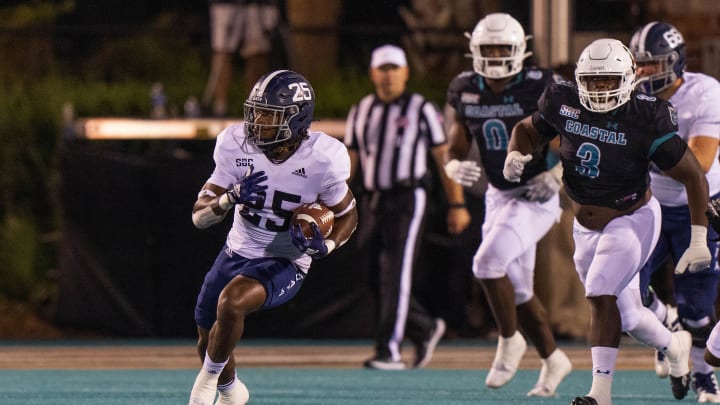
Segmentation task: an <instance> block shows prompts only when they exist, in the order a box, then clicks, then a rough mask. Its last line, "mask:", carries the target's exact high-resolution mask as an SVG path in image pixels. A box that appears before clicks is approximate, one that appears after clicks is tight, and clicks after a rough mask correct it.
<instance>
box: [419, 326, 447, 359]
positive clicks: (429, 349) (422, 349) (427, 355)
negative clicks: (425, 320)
mask: <svg viewBox="0 0 720 405" xmlns="http://www.w3.org/2000/svg"><path fill="white" fill-rule="evenodd" d="M444 334H445V321H443V320H442V319H440V318H437V319H435V325H434V326H433V328H432V329H431V330H430V333H429V334H428V336H427V338H426V339H425V340H423V341H422V342H421V343H419V344H418V345H417V347H416V350H417V353H416V356H415V362H414V363H413V367H415V368H423V367H425V366H427V364H428V363H429V362H430V359H432V355H433V352H434V351H435V346H437V344H438V342H440V339H442V337H443V335H444Z"/></svg>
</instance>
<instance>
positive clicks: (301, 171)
mask: <svg viewBox="0 0 720 405" xmlns="http://www.w3.org/2000/svg"><path fill="white" fill-rule="evenodd" d="M292 174H294V175H296V176H300V177H304V178H306V179H307V176H306V175H305V168H304V167H301V168H299V169H297V170H293V172H292Z"/></svg>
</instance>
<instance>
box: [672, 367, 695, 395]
mask: <svg viewBox="0 0 720 405" xmlns="http://www.w3.org/2000/svg"><path fill="white" fill-rule="evenodd" d="M670 388H672V393H673V396H674V397H675V399H683V398H685V396H686V395H687V393H688V390H689V389H690V373H687V374H685V375H684V376H682V377H673V376H670Z"/></svg>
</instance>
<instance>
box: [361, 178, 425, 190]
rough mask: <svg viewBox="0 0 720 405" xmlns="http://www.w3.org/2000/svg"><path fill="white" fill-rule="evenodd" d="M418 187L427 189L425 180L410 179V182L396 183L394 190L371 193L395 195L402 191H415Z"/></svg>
mask: <svg viewBox="0 0 720 405" xmlns="http://www.w3.org/2000/svg"><path fill="white" fill-rule="evenodd" d="M418 187H425V181H424V179H420V180H411V179H408V180H401V181H396V182H395V183H394V184H393V185H392V188H386V189H380V190H372V191H371V193H393V192H401V191H410V190H414V189H416V188H418Z"/></svg>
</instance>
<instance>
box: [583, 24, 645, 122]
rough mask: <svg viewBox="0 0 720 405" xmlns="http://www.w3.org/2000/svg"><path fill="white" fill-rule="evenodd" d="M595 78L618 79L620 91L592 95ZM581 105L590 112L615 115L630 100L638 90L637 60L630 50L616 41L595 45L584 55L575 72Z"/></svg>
mask: <svg viewBox="0 0 720 405" xmlns="http://www.w3.org/2000/svg"><path fill="white" fill-rule="evenodd" d="M595 76H617V77H618V78H619V79H620V80H619V84H618V87H617V88H616V89H609V90H600V91H590V90H588V86H587V83H588V80H589V79H591V78H593V77H595ZM575 80H576V81H577V86H578V95H579V96H580V103H582V105H583V106H584V107H585V108H587V109H588V110H590V111H595V112H608V111H612V110H614V109H616V108H618V107H620V106H621V105H623V104H625V103H627V102H628V101H629V100H630V93H631V92H632V91H633V89H634V88H635V59H634V58H633V56H632V54H631V53H630V50H628V48H627V47H626V46H625V45H624V44H623V43H622V42H620V41H618V40H616V39H609V38H603V39H598V40H595V41H593V43H591V44H590V45H588V46H587V47H586V48H585V49H584V50H583V51H582V53H581V54H580V58H578V62H577V67H576V69H575Z"/></svg>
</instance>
